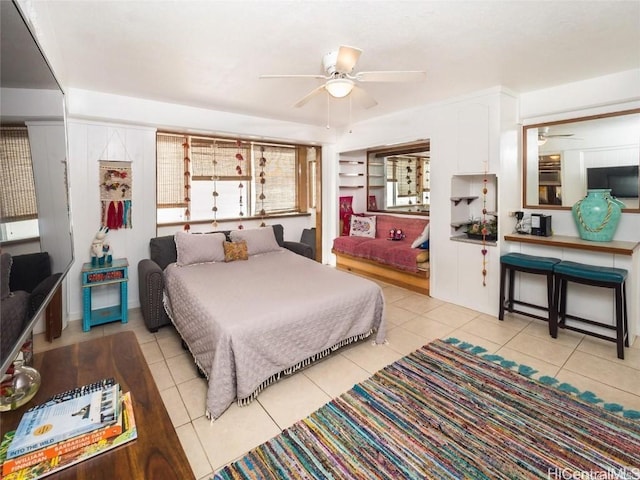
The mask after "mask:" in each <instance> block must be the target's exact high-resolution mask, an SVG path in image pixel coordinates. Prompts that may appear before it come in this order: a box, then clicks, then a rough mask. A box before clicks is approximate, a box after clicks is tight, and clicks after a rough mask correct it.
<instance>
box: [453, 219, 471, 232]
mask: <svg viewBox="0 0 640 480" xmlns="http://www.w3.org/2000/svg"><path fill="white" fill-rule="evenodd" d="M472 223H473V222H470V221H469V220H466V221H464V222H452V223H451V226H452V227H453V228H454V229H455V230H456V231H458V230H459V229H460V228H462V227H466V226H468V225H471V224H472Z"/></svg>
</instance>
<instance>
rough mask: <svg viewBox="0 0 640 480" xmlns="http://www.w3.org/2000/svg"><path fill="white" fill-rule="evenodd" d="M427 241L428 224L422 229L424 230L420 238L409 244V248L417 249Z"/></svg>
mask: <svg viewBox="0 0 640 480" xmlns="http://www.w3.org/2000/svg"><path fill="white" fill-rule="evenodd" d="M427 240H429V224H428V223H427V226H426V227H424V230H423V231H422V233H421V234H420V236H419V237H418V238H416V239H415V240H414V241H413V243H412V244H411V248H418V247H419V246H420V245H422V244H423V243H424V242H426V241H427Z"/></svg>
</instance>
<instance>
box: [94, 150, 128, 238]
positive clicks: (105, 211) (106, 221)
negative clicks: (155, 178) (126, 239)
mask: <svg viewBox="0 0 640 480" xmlns="http://www.w3.org/2000/svg"><path fill="white" fill-rule="evenodd" d="M131 180H132V178H131V162H125V161H106V160H100V203H101V206H102V225H104V226H106V227H109V229H110V230H117V229H119V228H132V227H133V225H132V223H131V197H132V195H131V185H132V184H131Z"/></svg>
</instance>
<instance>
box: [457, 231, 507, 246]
mask: <svg viewBox="0 0 640 480" xmlns="http://www.w3.org/2000/svg"><path fill="white" fill-rule="evenodd" d="M449 240H453V241H454V242H462V243H473V244H475V245H486V246H488V247H495V246H496V245H497V242H495V241H492V240H487V241H485V242H483V241H482V240H476V239H475V238H468V237H467V235H466V234H462V235H452V236H451V237H449Z"/></svg>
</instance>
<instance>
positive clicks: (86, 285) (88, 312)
mask: <svg viewBox="0 0 640 480" xmlns="http://www.w3.org/2000/svg"><path fill="white" fill-rule="evenodd" d="M128 281H129V261H128V260H127V259H126V258H117V259H115V260H113V262H111V263H110V264H108V265H99V266H92V265H91V263H90V262H89V263H83V264H82V330H83V331H85V332H88V331H89V329H90V328H91V327H95V326H96V325H102V324H103V323H109V322H116V321H121V322H122V323H127V282H128ZM116 284H120V304H119V305H113V306H111V307H105V308H98V309H96V310H92V309H91V290H92V289H93V288H94V287H100V286H104V285H116Z"/></svg>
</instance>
